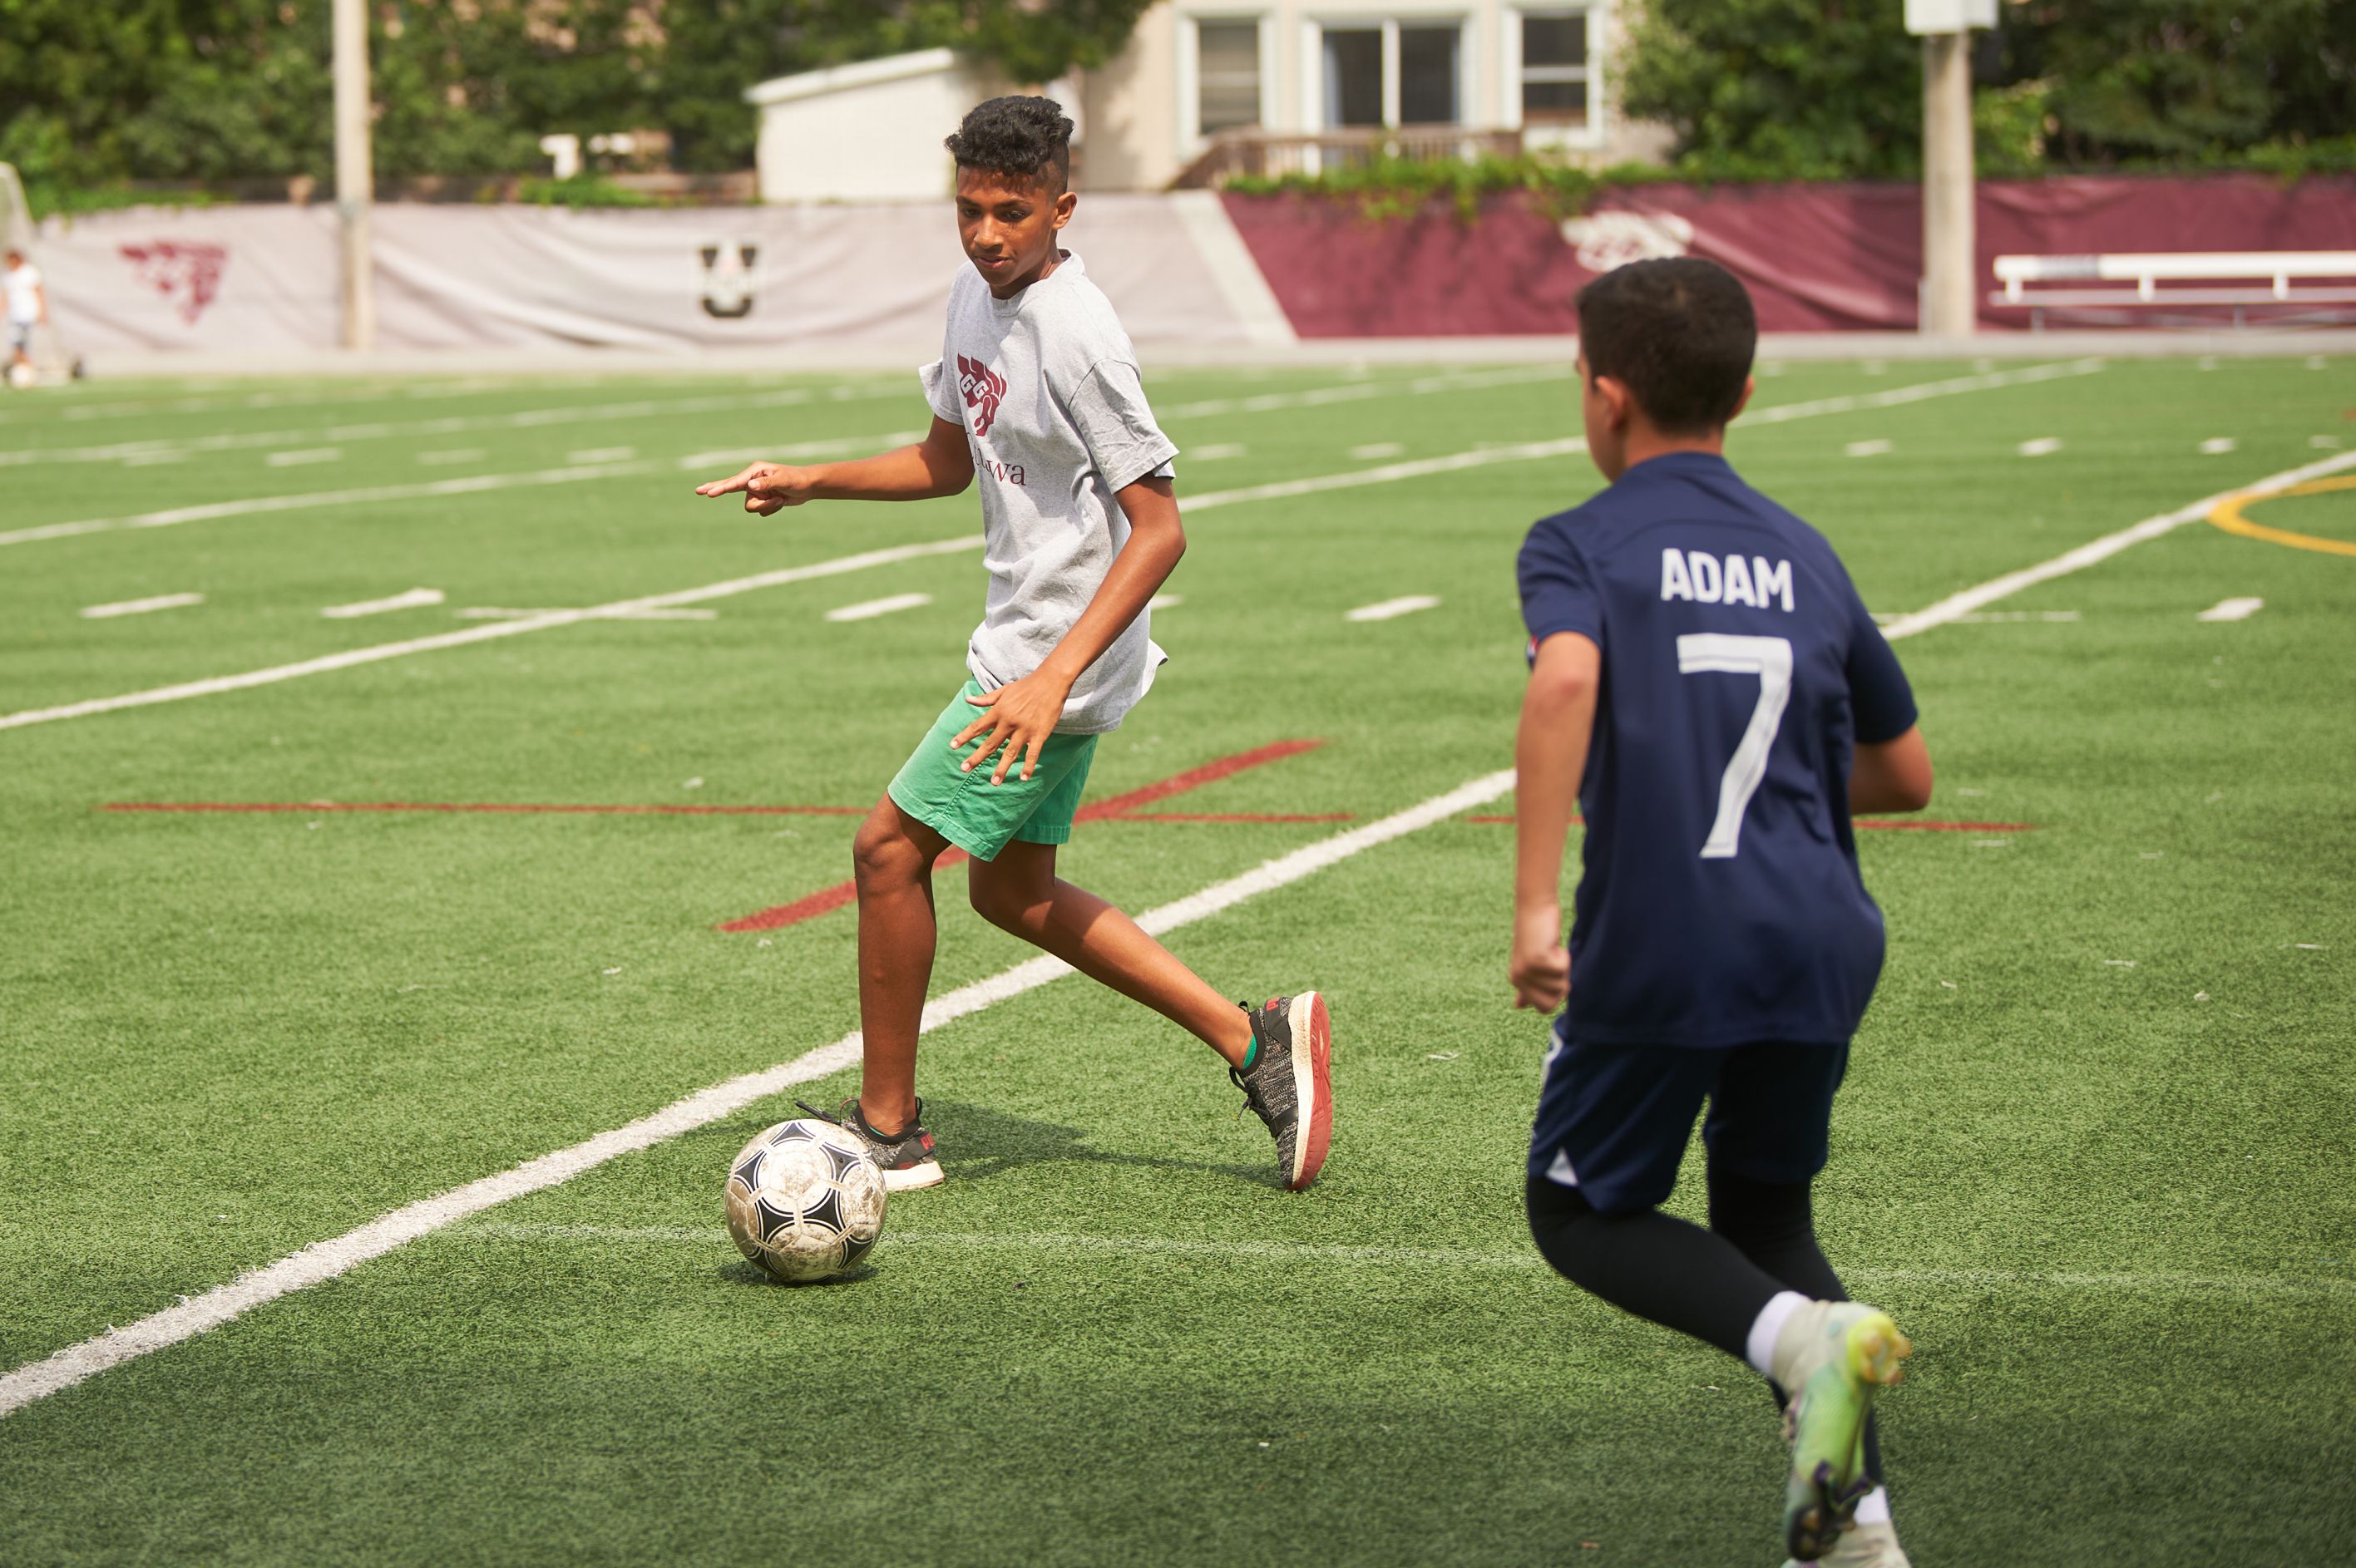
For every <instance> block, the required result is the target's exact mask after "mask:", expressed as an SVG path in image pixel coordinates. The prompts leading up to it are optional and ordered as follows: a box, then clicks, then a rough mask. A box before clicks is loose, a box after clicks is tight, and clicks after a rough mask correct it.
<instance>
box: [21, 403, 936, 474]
mask: <svg viewBox="0 0 2356 1568" xmlns="http://www.w3.org/2000/svg"><path fill="white" fill-rule="evenodd" d="M866 395H868V396H871V397H872V396H881V395H883V394H882V393H881V392H880V391H878V392H871V393H868V394H866ZM910 395H912V396H913V395H914V394H913V391H912V392H911V394H910ZM812 400H813V397H812V394H811V393H810V392H809V391H808V390H806V389H802V388H798V387H796V388H789V389H786V390H784V391H775V392H750V391H748V392H736V393H729V394H723V395H720V396H716V397H702V398H669V399H665V398H633V399H631V400H628V401H626V402H613V403H573V404H569V405H565V406H561V407H557V408H549V409H519V410H517V411H515V412H513V413H505V414H446V415H444V416H442V417H441V418H438V419H423V420H371V421H369V422H368V423H366V424H345V425H330V426H328V427H327V428H326V429H324V430H258V431H239V432H224V433H222V434H220V435H200V436H192V437H190V438H188V439H187V440H185V441H124V442H115V443H111V444H109V445H105V446H60V447H47V448H44V447H35V448H30V449H27V450H25V451H21V452H0V467H10V466H16V465H18V464H27V463H105V462H111V461H112V460H114V459H117V458H123V457H132V456H135V455H138V454H141V453H154V452H177V453H198V452H242V451H248V450H253V449H261V448H268V447H282V446H292V445H294V444H295V443H297V442H312V443H317V442H351V441H386V440H391V439H394V438H397V437H407V436H423V435H471V434H473V433H474V432H477V431H487V430H541V429H545V428H546V427H548V426H551V425H565V424H584V423H595V422H597V421H612V420H644V419H662V418H665V417H668V416H671V415H686V414H712V413H727V412H733V411H741V410H745V409H781V408H791V407H794V406H796V405H798V404H801V403H807V402H810V401H812ZM281 455H283V454H281Z"/></svg>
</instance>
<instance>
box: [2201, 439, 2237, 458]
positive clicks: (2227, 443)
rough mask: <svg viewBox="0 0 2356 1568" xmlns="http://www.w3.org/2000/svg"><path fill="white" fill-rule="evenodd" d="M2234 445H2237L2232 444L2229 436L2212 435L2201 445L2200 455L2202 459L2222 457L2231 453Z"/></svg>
mask: <svg viewBox="0 0 2356 1568" xmlns="http://www.w3.org/2000/svg"><path fill="white" fill-rule="evenodd" d="M2236 444H2237V443H2235V442H2234V440H2233V437H2232V436H2230V435H2212V436H2211V437H2210V438H2209V439H2208V440H2207V441H2204V442H2202V443H2201V456H2203V457H2222V456H2224V455H2225V454H2226V453H2229V452H2231V451H2233V448H2234V446H2235V445H2236Z"/></svg>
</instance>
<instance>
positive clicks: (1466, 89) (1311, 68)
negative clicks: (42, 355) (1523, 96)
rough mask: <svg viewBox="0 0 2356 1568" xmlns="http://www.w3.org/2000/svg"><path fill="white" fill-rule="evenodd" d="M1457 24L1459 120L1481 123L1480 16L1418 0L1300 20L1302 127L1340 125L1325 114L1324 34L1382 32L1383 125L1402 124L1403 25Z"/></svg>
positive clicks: (1322, 128) (1319, 128)
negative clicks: (1426, 6) (1418, 4)
mask: <svg viewBox="0 0 2356 1568" xmlns="http://www.w3.org/2000/svg"><path fill="white" fill-rule="evenodd" d="M1401 27H1454V28H1455V29H1456V119H1455V121H1454V123H1456V124H1457V125H1460V126H1463V127H1466V128H1468V129H1469V128H1472V127H1475V126H1477V125H1478V124H1479V123H1480V122H1479V116H1478V115H1477V114H1476V113H1475V112H1474V106H1475V104H1476V103H1477V102H1478V101H1479V98H1480V94H1479V93H1478V92H1476V91H1474V89H1475V87H1476V86H1477V85H1478V82H1479V80H1480V79H1479V78H1478V77H1477V76H1475V75H1474V74H1473V73H1474V69H1475V67H1474V63H1473V62H1474V59H1475V58H1476V57H1477V55H1478V54H1479V51H1480V45H1481V37H1480V31H1481V29H1480V25H1479V18H1478V17H1477V16H1474V15H1473V13H1472V12H1471V11H1467V10H1464V9H1462V8H1459V7H1455V6H1450V7H1445V8H1442V9H1436V10H1431V11H1419V10H1417V9H1416V8H1415V7H1414V6H1413V5H1401V6H1399V7H1398V8H1396V9H1393V10H1388V11H1382V12H1370V13H1367V14H1365V15H1360V16H1353V15H1351V14H1350V13H1348V12H1339V13H1333V12H1329V13H1326V14H1325V15H1323V16H1311V17H1309V18H1307V19H1305V20H1303V21H1302V23H1301V130H1302V131H1304V132H1307V133H1312V134H1313V133H1317V132H1320V131H1332V130H1338V129H1340V127H1338V126H1334V125H1331V124H1328V123H1326V119H1325V35H1326V33H1327V32H1328V31H1332V32H1337V33H1373V32H1379V33H1381V34H1382V36H1383V125H1384V127H1385V128H1386V129H1388V130H1394V131H1395V130H1397V129H1398V123H1399V29H1400V28H1401ZM1519 103H1520V90H1519V88H1518V87H1516V89H1515V104H1516V106H1518V105H1519Z"/></svg>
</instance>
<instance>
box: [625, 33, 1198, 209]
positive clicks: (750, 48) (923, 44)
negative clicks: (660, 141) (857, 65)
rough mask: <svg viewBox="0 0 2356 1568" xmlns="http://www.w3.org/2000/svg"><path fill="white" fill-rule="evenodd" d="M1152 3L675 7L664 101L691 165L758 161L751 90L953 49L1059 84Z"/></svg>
mask: <svg viewBox="0 0 2356 1568" xmlns="http://www.w3.org/2000/svg"><path fill="white" fill-rule="evenodd" d="M1152 4H1153V0H706V3H701V4H692V5H691V4H680V5H672V6H669V7H668V8H666V10H665V11H664V13H663V20H664V26H665V27H667V28H668V29H669V48H668V59H667V63H666V65H665V67H664V70H663V78H662V83H661V88H660V91H659V99H660V102H661V118H662V123H663V124H664V125H665V126H666V127H667V128H668V129H669V132H670V133H671V149H672V157H673V159H674V160H675V161H676V162H677V163H678V164H679V165H680V166H681V167H682V168H692V169H732V168H743V167H744V165H747V164H749V163H751V162H752V161H753V138H754V131H755V115H754V112H753V110H752V108H751V106H750V105H748V104H746V103H745V102H744V89H746V88H748V87H750V86H752V85H753V84H754V83H755V82H758V81H764V80H767V79H769V78H771V77H775V76H784V75H788V74H790V73H792V72H796V71H804V70H819V69H824V68H826V67H828V66H835V65H843V64H847V63H849V62H851V61H852V60H862V59H877V58H879V57H882V56H884V55H894V54H901V53H905V52H906V51H909V50H912V49H927V48H942V47H945V46H946V47H948V48H956V49H958V50H960V51H962V52H964V53H966V54H968V55H970V56H972V57H974V58H976V59H982V60H987V61H988V62H990V63H991V64H992V65H994V66H996V67H997V68H998V69H999V70H1000V71H1001V73H1002V74H1003V75H1005V76H1006V77H1007V78H1008V79H1009V80H1013V81H1017V82H1029V83H1040V82H1048V81H1053V80H1055V79H1056V78H1057V77H1060V76H1062V75H1063V74H1064V73H1065V72H1066V71H1067V70H1070V69H1072V68H1073V67H1075V66H1078V67H1082V68H1093V67H1097V66H1101V65H1103V64H1105V63H1106V62H1107V61H1108V60H1109V59H1112V58H1113V57H1115V56H1116V55H1118V54H1119V52H1120V50H1121V48H1122V47H1123V46H1124V45H1126V44H1127V43H1128V41H1129V36H1130V33H1131V32H1133V31H1135V30H1136V27H1137V19H1138V18H1139V17H1140V16H1143V15H1144V14H1145V12H1146V10H1147V9H1148V8H1149V7H1150V6H1151V5H1152Z"/></svg>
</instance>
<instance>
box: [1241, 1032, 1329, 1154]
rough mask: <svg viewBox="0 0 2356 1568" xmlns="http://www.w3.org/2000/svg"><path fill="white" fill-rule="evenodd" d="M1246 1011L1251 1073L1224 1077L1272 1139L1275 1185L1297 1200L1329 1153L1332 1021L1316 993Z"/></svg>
mask: <svg viewBox="0 0 2356 1568" xmlns="http://www.w3.org/2000/svg"><path fill="white" fill-rule="evenodd" d="M1243 1008H1244V1010H1245V1011H1246V1012H1248V1013H1249V1014H1250V1015H1251V1029H1252V1038H1253V1039H1254V1040H1258V1042H1259V1054H1258V1056H1256V1057H1254V1058H1253V1059H1252V1064H1251V1066H1250V1068H1249V1069H1248V1070H1247V1069H1244V1068H1241V1067H1230V1068H1228V1069H1227V1076H1228V1077H1230V1078H1232V1079H1234V1080H1235V1083H1236V1087H1237V1088H1238V1089H1241V1090H1242V1091H1243V1092H1244V1104H1247V1105H1248V1106H1250V1107H1251V1110H1252V1113H1253V1115H1257V1116H1258V1117H1259V1119H1260V1120H1261V1121H1263V1122H1266V1123H1267V1124H1268V1130H1269V1135H1270V1136H1273V1137H1274V1138H1275V1139H1276V1174H1277V1177H1278V1179H1280V1180H1281V1181H1282V1182H1283V1183H1284V1185H1285V1187H1286V1188H1287V1189H1289V1190H1290V1191H1294V1192H1298V1191H1300V1190H1301V1189H1302V1188H1304V1187H1306V1186H1308V1185H1309V1184H1310V1183H1311V1182H1312V1181H1314V1180H1316V1179H1317V1173H1318V1172H1319V1171H1320V1170H1322V1169H1323V1168H1324V1167H1325V1154H1326V1151H1327V1150H1328V1149H1330V1148H1332V1147H1333V1072H1332V1063H1333V1020H1332V1019H1330V1018H1328V1017H1327V1016H1326V1012H1325V998H1324V997H1321V996H1319V995H1318V994H1317V993H1316V992H1314V991H1303V992H1301V994H1300V995H1299V996H1297V997H1277V998H1276V999H1275V1000H1273V1001H1271V1002H1269V1004H1268V1005H1267V1006H1266V1007H1260V1008H1255V1007H1253V1006H1251V1005H1250V1004H1249V1003H1248V1002H1247V1003H1245V1004H1243Z"/></svg>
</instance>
